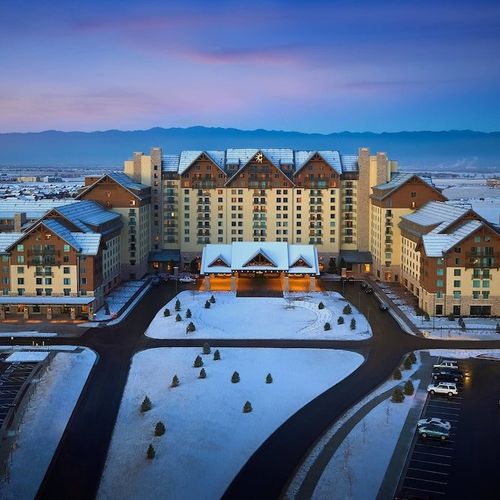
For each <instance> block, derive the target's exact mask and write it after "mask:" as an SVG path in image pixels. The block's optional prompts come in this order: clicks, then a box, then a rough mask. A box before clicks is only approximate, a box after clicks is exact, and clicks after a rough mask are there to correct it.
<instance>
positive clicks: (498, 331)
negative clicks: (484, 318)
mask: <svg viewBox="0 0 500 500" xmlns="http://www.w3.org/2000/svg"><path fill="white" fill-rule="evenodd" d="M495 330H496V332H497V333H500V323H497V327H496V329H495Z"/></svg>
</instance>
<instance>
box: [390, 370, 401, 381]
mask: <svg viewBox="0 0 500 500" xmlns="http://www.w3.org/2000/svg"><path fill="white" fill-rule="evenodd" d="M401 377H402V375H401V370H400V369H399V368H396V369H395V370H394V373H393V374H392V378H393V379H394V380H401Z"/></svg>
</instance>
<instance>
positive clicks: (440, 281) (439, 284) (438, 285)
mask: <svg viewBox="0 0 500 500" xmlns="http://www.w3.org/2000/svg"><path fill="white" fill-rule="evenodd" d="M443 285H444V282H443V280H437V281H436V286H437V287H438V288H443Z"/></svg>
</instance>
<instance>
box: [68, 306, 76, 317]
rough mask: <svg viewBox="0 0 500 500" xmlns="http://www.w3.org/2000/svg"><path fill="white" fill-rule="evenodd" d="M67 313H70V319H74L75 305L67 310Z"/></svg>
mask: <svg viewBox="0 0 500 500" xmlns="http://www.w3.org/2000/svg"><path fill="white" fill-rule="evenodd" d="M69 314H70V317H71V319H76V307H72V308H71V309H70V310H69Z"/></svg>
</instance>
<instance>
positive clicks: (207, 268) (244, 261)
mask: <svg viewBox="0 0 500 500" xmlns="http://www.w3.org/2000/svg"><path fill="white" fill-rule="evenodd" d="M255 271H263V272H284V273H287V274H309V275H319V265H318V252H317V250H316V248H315V247H314V245H292V244H288V243H285V242H263V241H260V242H258V241H256V242H251V241H239V242H233V243H229V244H210V245H205V247H204V248H203V254H202V257H201V274H232V273H234V272H255Z"/></svg>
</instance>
